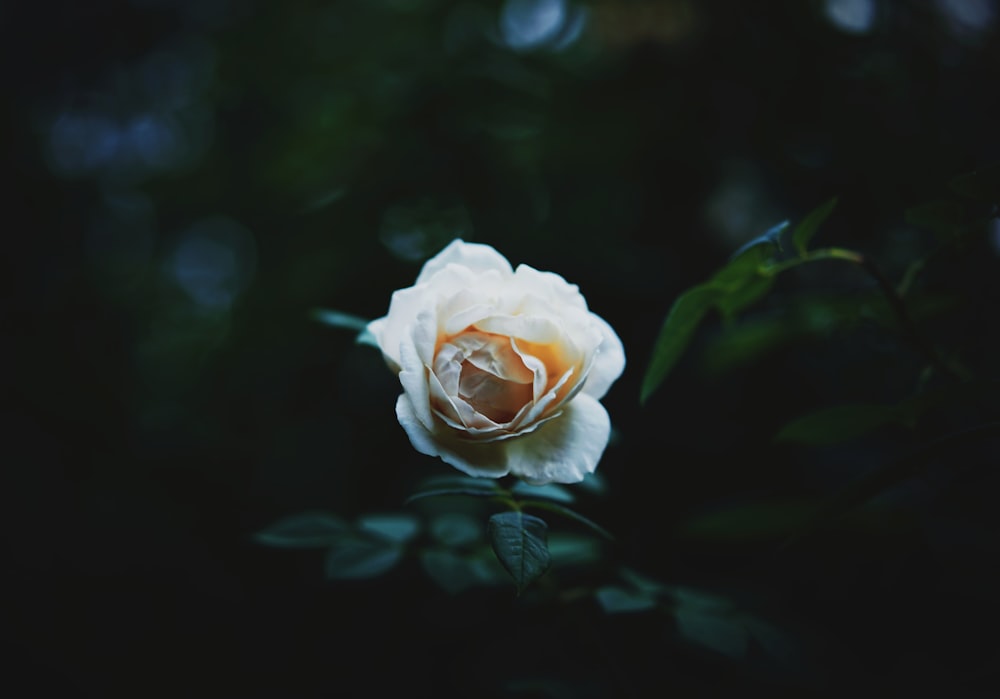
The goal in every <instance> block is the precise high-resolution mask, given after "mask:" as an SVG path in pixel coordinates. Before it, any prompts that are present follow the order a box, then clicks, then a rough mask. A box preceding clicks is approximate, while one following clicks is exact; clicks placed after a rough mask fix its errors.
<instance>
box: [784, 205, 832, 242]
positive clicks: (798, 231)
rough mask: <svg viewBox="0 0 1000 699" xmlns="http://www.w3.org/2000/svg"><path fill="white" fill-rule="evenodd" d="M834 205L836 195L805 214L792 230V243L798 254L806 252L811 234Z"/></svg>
mask: <svg viewBox="0 0 1000 699" xmlns="http://www.w3.org/2000/svg"><path fill="white" fill-rule="evenodd" d="M836 206H837V197H834V198H832V199H830V200H829V201H827V202H826V203H825V204H823V205H821V206H819V207H817V208H816V209H813V210H812V211H810V212H809V213H808V214H806V217H805V218H803V219H802V221H801V222H799V225H797V226H796V227H795V230H794V231H792V245H793V246H794V247H795V251H796V252H798V253H799V255H805V254H806V252H807V251H808V249H809V243H810V241H811V240H812V238H813V236H814V235H816V231H817V230H819V227H820V226H821V225H823V223H824V222H825V221H826V219H828V218H829V217H830V214H832V213H833V209H834V208H835V207H836Z"/></svg>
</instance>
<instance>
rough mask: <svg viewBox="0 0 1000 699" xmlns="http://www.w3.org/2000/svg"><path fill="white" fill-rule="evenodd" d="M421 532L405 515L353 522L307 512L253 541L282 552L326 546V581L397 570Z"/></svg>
mask: <svg viewBox="0 0 1000 699" xmlns="http://www.w3.org/2000/svg"><path fill="white" fill-rule="evenodd" d="M419 532H420V523H419V522H418V521H417V519H416V518H414V517H412V516H411V515H408V514H405V513H403V514H370V515H363V516H361V517H359V518H358V519H357V520H356V521H354V522H352V523H349V522H347V521H346V520H344V519H342V518H340V517H337V516H336V515H333V514H330V513H327V512H304V513H301V514H298V515H292V516H290V517H286V518H283V519H280V520H278V521H277V522H275V523H273V524H272V525H270V526H268V527H266V528H265V529H263V530H262V531H260V532H258V533H257V534H256V535H255V536H254V539H255V540H256V541H257V543H260V544H264V545H265V546H273V547H278V548H288V549H316V548H325V549H326V560H325V565H324V568H325V571H326V577H327V578H328V579H330V580H352V579H362V578H373V577H376V576H379V575H382V574H383V573H386V572H388V571H389V570H391V569H392V568H394V567H395V566H396V564H397V563H399V561H400V559H402V557H403V554H404V552H405V548H406V545H407V544H408V543H409V542H410V541H412V540H413V539H414V538H415V537H416V536H417V534H418V533H419Z"/></svg>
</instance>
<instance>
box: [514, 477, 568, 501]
mask: <svg viewBox="0 0 1000 699" xmlns="http://www.w3.org/2000/svg"><path fill="white" fill-rule="evenodd" d="M511 492H512V493H514V495H519V496H522V497H535V498H544V499H547V500H555V501H556V502H567V503H569V502H573V500H575V498H574V497H573V493H571V492H569V490H567V489H566V488H564V487H562V486H561V485H556V484H555V483H547V484H546V485H530V484H528V483H525V482H524V481H518V482H517V483H516V484H515V485H514V487H513V488H511Z"/></svg>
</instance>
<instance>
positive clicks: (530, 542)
mask: <svg viewBox="0 0 1000 699" xmlns="http://www.w3.org/2000/svg"><path fill="white" fill-rule="evenodd" d="M488 531H489V536H490V543H491V544H492V546H493V552H494V553H495V554H496V556H497V558H498V559H499V560H500V563H501V564H502V565H503V567H504V568H505V569H506V570H507V572H508V573H510V576H511V577H512V578H514V583H515V584H516V585H517V590H518V593H520V592H522V591H523V590H524V589H525V588H526V587H527V586H528V585H530V584H531V583H532V582H533V581H535V580H537V579H538V578H539V577H540V576H541V575H542V574H543V573H544V572H545V571H546V570H547V569H548V567H549V564H550V563H551V558H550V556H549V549H548V545H547V542H546V534H547V532H548V525H547V524H546V523H545V521H544V520H542V519H540V518H538V517H534V516H532V515H526V514H524V513H523V512H516V511H514V512H500V513H497V514H495V515H493V516H492V517H490V519H489V524H488Z"/></svg>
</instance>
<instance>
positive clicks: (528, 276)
mask: <svg viewBox="0 0 1000 699" xmlns="http://www.w3.org/2000/svg"><path fill="white" fill-rule="evenodd" d="M512 286H513V288H515V289H517V291H518V293H519V294H521V295H531V296H537V297H539V298H542V299H545V300H546V301H548V303H549V304H551V305H552V306H553V307H554V308H559V307H560V306H562V307H566V306H569V307H571V308H578V309H580V310H583V311H585V310H587V301H586V299H584V298H583V295H582V294H581V293H580V287H578V286H577V285H576V284H570V283H569V282H568V281H566V280H565V279H564V278H563V277H561V276H560V275H558V274H556V273H555V272H540V271H539V270H537V269H535V268H534V267H531V266H529V265H524V264H521V265H518V266H517V269H516V270H515V271H514V282H513V284H512Z"/></svg>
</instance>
